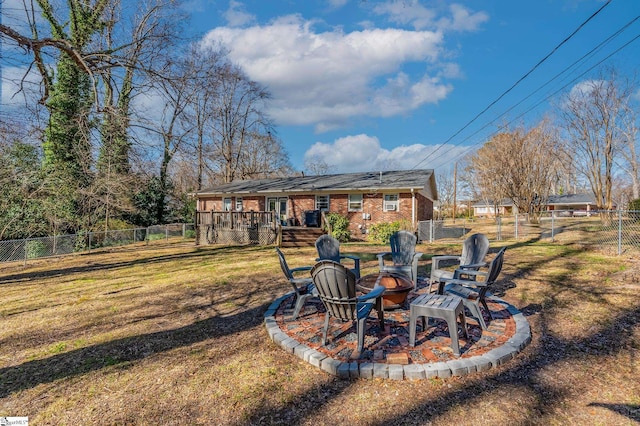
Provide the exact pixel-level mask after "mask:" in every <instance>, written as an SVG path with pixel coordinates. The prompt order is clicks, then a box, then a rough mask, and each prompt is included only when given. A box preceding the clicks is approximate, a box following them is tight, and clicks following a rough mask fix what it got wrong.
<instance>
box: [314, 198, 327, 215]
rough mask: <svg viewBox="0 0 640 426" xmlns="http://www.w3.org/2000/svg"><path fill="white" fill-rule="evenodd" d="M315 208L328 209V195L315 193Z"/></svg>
mask: <svg viewBox="0 0 640 426" xmlns="http://www.w3.org/2000/svg"><path fill="white" fill-rule="evenodd" d="M316 210H322V211H325V212H328V211H329V196H328V195H316Z"/></svg>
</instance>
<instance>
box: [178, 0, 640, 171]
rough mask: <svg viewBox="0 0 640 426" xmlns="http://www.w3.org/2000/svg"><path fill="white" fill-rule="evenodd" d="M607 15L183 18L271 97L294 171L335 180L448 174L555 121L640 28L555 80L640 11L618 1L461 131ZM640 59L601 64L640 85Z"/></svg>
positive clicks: (524, 10) (438, 8)
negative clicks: (562, 98)
mask: <svg viewBox="0 0 640 426" xmlns="http://www.w3.org/2000/svg"><path fill="white" fill-rule="evenodd" d="M605 3H606V2H604V1H600V0H536V1H507V0H502V1H497V0H462V1H457V2H450V1H444V0H442V1H426V0H398V1H379V0H317V1H312V0H307V1H286V0H284V1H280V0H269V1H265V0H245V1H231V2H229V1H224V2H223V1H206V0H193V1H190V2H188V3H187V9H188V10H189V11H191V12H192V16H193V19H194V23H193V24H194V25H192V27H191V28H192V30H193V31H194V32H195V33H196V34H198V35H199V36H201V37H202V40H203V42H204V43H213V42H214V41H215V42H220V41H221V42H223V43H224V44H225V45H227V46H228V47H229V48H230V52H231V53H230V56H231V59H232V60H233V61H234V62H236V63H238V64H240V65H242V66H243V67H244V69H245V71H246V72H247V73H248V75H249V76H250V77H251V78H252V79H253V80H255V81H258V82H260V83H262V84H264V85H265V86H267V87H268V88H269V90H270V92H271V93H272V95H273V100H272V105H271V109H270V115H271V116H272V117H273V118H274V120H275V121H276V123H277V130H278V135H279V137H280V138H281V139H282V141H283V143H284V146H285V148H286V149H287V151H288V152H289V155H290V159H291V162H292V164H293V165H294V167H296V169H298V170H303V169H304V162H305V158H307V159H308V158H318V159H321V160H322V161H324V162H325V163H326V164H328V165H329V166H330V168H331V171H333V172H348V171H360V170H389V169H411V168H434V169H436V171H437V172H441V173H447V172H448V171H449V170H450V169H451V167H452V164H453V163H454V162H455V161H456V160H459V159H460V158H461V156H462V155H464V153H466V152H469V150H473V149H475V148H478V147H479V145H480V144H482V143H483V142H484V141H485V140H486V138H487V137H488V136H489V135H490V134H491V133H492V132H494V131H495V130H496V128H497V127H496V126H497V125H498V124H504V123H506V122H512V123H513V125H516V124H521V123H524V124H527V123H533V122H536V121H537V120H539V119H541V118H542V117H543V116H544V115H545V114H547V115H548V114H551V113H552V109H551V106H550V104H551V103H552V102H553V100H554V99H556V98H557V95H556V96H554V95H553V94H554V93H555V92H558V91H562V90H563V87H564V88H565V89H566V90H569V89H570V88H571V87H572V86H573V85H575V84H578V83H579V82H580V81H582V80H584V79H586V78H590V77H592V76H591V75H590V74H586V75H584V76H582V77H581V76H580V75H581V74H582V73H584V72H586V71H588V69H589V68H590V67H593V66H594V65H596V64H597V63H598V62H599V61H601V60H603V59H604V58H605V57H607V56H608V55H610V54H611V53H612V52H614V51H615V50H616V49H619V48H620V47H621V46H622V45H624V44H625V43H627V42H629V41H630V40H632V39H633V38H634V37H636V36H637V35H638V34H640V22H634V23H633V24H632V25H630V26H629V27H628V28H627V30H626V31H624V32H623V33H621V34H620V35H619V36H617V37H615V38H614V39H613V40H612V41H611V42H609V43H607V44H606V45H605V46H604V47H603V48H601V49H600V50H599V51H598V52H596V54H594V55H592V56H590V57H589V58H587V60H584V61H582V62H581V63H579V64H577V65H576V66H574V67H572V68H571V69H570V70H569V71H568V72H566V73H564V74H562V75H561V76H560V77H559V78H557V79H555V80H552V78H553V77H554V76H556V75H557V74H558V73H560V72H561V71H563V70H564V69H566V68H567V67H570V66H571V65H572V64H574V63H575V62H576V61H577V60H579V59H580V58H581V57H583V56H584V55H585V54H587V53H588V52H589V51H591V50H592V49H594V48H595V47H596V46H598V44H600V43H601V42H603V41H604V40H605V39H607V38H608V37H609V36H611V35H612V34H614V33H615V32H616V31H618V30H619V29H620V28H622V27H623V26H624V25H626V24H627V23H629V22H630V21H631V20H632V19H633V18H635V17H636V16H638V15H640V1H637V0H613V1H611V2H610V3H609V4H608V5H607V6H606V7H605V8H604V9H603V10H602V11H601V12H600V13H599V14H598V15H597V16H595V17H594V18H593V19H592V20H591V21H590V22H589V23H587V24H586V25H585V26H584V27H583V28H582V29H581V30H580V31H579V32H578V33H577V34H575V35H574V36H573V37H572V38H571V39H570V40H569V41H567V42H566V43H565V44H564V45H563V46H561V47H560V48H559V49H558V50H557V51H556V52H555V53H554V54H553V55H552V56H550V57H549V58H548V59H547V60H546V61H544V63H542V64H541V65H540V66H539V67H538V68H537V69H536V70H535V71H533V72H532V73H531V74H530V75H529V76H528V77H527V78H526V79H525V80H523V81H522V82H521V83H520V84H518V85H517V86H516V87H515V88H514V89H513V90H511V91H510V92H509V93H508V94H507V95H505V96H504V97H503V98H502V99H501V100H500V101H499V102H497V103H496V104H495V105H494V106H493V107H492V108H490V109H489V110H488V111H487V112H486V113H484V114H482V115H481V116H480V117H479V118H478V119H476V120H475V121H474V122H473V123H471V124H470V125H469V126H467V127H466V128H464V129H463V127H464V126H466V125H467V124H468V123H469V122H470V121H471V120H473V119H474V117H476V115H477V114H479V113H481V112H482V111H483V110H484V109H485V108H486V107H487V106H488V105H489V104H491V103H492V102H493V101H494V100H496V99H497V98H498V97H499V96H500V95H501V94H503V93H504V92H505V91H506V90H507V89H509V88H510V87H511V86H512V85H513V84H514V83H516V82H517V81H518V80H519V79H520V78H521V77H523V76H524V75H525V74H526V73H527V72H529V71H530V70H531V69H532V68H533V67H534V66H535V65H536V64H537V63H538V62H539V61H540V60H542V59H543V58H544V57H545V56H546V55H547V54H549V53H550V52H551V51H552V50H553V49H554V48H555V47H556V46H558V45H559V44H560V43H561V42H562V41H563V40H564V39H565V38H567V37H568V36H569V35H570V34H571V33H572V32H574V31H575V30H576V29H577V28H578V27H579V26H580V25H581V24H582V23H583V22H584V21H586V20H587V19H588V18H589V16H591V15H592V14H593V13H594V12H596V11H597V10H598V9H599V8H600V7H602V6H603V5H604V4H605ZM639 21H640V20H639ZM639 48H640V42H639V41H635V42H632V43H631V44H630V45H629V46H627V47H626V48H624V49H622V50H620V51H619V53H617V54H614V55H613V56H612V57H611V58H610V59H608V60H606V61H605V62H604V63H606V64H609V65H615V66H616V67H617V68H618V69H619V70H621V71H623V72H625V73H628V72H632V71H633V70H634V69H635V68H637V66H638V64H639V61H638V58H640V55H639V53H640V52H639ZM550 80H552V81H551V82H549V81H550ZM548 82H549V83H548ZM546 83H548V84H547V85H546V86H544V85H545V84H546ZM541 87H542V88H541ZM546 98H549V99H548V100H546ZM536 105H537V106H536Z"/></svg>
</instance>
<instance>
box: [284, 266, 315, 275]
mask: <svg viewBox="0 0 640 426" xmlns="http://www.w3.org/2000/svg"><path fill="white" fill-rule="evenodd" d="M312 268H313V266H299V267H297V268H291V269H289V270H290V271H291V273H292V274H295V273H296V272H307V271H310V270H311V269H312Z"/></svg>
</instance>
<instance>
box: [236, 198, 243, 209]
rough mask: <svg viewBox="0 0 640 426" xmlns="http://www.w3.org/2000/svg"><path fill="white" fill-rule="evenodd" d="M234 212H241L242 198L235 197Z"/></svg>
mask: <svg viewBox="0 0 640 426" xmlns="http://www.w3.org/2000/svg"><path fill="white" fill-rule="evenodd" d="M236 211H237V212H241V211H242V197H237V198H236Z"/></svg>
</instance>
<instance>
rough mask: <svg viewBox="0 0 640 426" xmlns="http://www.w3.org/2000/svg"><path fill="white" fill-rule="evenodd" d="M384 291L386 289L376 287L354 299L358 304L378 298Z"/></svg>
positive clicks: (379, 286)
mask: <svg viewBox="0 0 640 426" xmlns="http://www.w3.org/2000/svg"><path fill="white" fill-rule="evenodd" d="M386 289H387V288H386V287H383V286H381V285H376V286H375V287H374V288H373V290H371V291H370V292H369V293H367V294H363V295H361V296H358V297H356V299H357V300H358V302H364V301H366V300H370V299H377V298H378V297H381V296H382V293H384V291H385V290H386Z"/></svg>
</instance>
